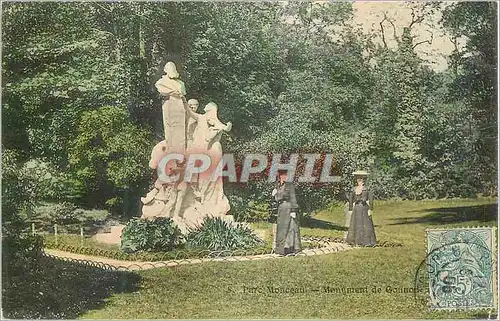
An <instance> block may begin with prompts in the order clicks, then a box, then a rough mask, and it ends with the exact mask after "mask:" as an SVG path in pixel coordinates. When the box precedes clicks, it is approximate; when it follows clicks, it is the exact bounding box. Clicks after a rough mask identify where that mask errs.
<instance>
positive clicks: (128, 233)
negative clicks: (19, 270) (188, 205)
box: [120, 217, 183, 253]
mask: <svg viewBox="0 0 500 321" xmlns="http://www.w3.org/2000/svg"><path fill="white" fill-rule="evenodd" d="M182 238H183V237H182V233H181V230H180V229H179V228H178V227H177V226H176V225H175V224H174V222H173V221H172V220H171V219H170V218H166V217H157V218H155V219H154V220H147V219H140V218H134V219H131V220H130V221H129V222H128V223H127V225H126V226H125V227H124V228H123V231H122V239H121V246H120V249H121V250H122V251H124V252H127V253H131V252H137V251H154V252H165V251H170V250H172V249H173V248H174V247H176V246H178V245H179V244H180V243H181V242H182Z"/></svg>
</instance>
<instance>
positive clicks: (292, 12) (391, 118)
mask: <svg viewBox="0 0 500 321" xmlns="http://www.w3.org/2000/svg"><path fill="white" fill-rule="evenodd" d="M385 6H387V7H384V4H380V6H379V4H377V5H376V6H375V4H374V3H369V4H368V3H366V4H364V5H363V3H360V2H356V3H347V2H345V3H344V2H343V3H340V2H339V3H330V4H328V3H326V4H325V3H321V2H314V3H293V2H292V3H286V2H281V3H225V2H224V3H223V2H220V3H199V2H196V3H195V2H183V3H161V2H155V3H153V2H151V3H147V2H144V3H139V2H137V3H104V2H96V3H2V234H3V239H2V241H3V245H4V247H3V253H5V254H4V258H9V259H7V260H6V259H4V260H3V261H4V264H9V262H11V264H15V260H13V259H11V258H12V257H18V256H19V257H21V256H22V253H25V252H26V253H27V252H29V251H30V250H31V249H32V248H33V243H32V240H31V239H30V238H28V237H24V236H23V235H24V233H25V231H27V230H29V226H30V224H29V223H32V222H35V223H36V224H37V226H41V227H43V228H47V229H50V228H51V226H53V225H54V224H56V223H57V224H61V225H62V226H64V223H65V222H75V221H76V222H88V221H96V220H101V221H105V222H110V221H113V220H115V221H119V222H126V221H127V220H128V219H130V218H132V217H135V216H138V215H139V213H140V201H139V199H140V197H141V196H143V195H144V194H145V193H146V191H147V190H148V186H150V184H152V177H151V171H150V170H149V168H148V161H149V156H150V152H151V148H152V147H153V146H154V145H155V144H156V143H157V142H159V141H160V140H162V120H161V108H160V104H161V102H160V99H161V97H160V96H159V95H158V94H157V92H156V90H155V88H154V83H155V82H156V80H158V79H159V77H160V76H161V74H162V67H163V65H164V63H165V62H166V61H168V60H172V61H175V62H176V64H177V66H178V69H179V72H180V75H181V79H182V80H183V81H185V83H186V88H187V92H188V95H187V97H188V98H197V99H198V100H200V103H201V105H204V104H206V103H208V102H209V101H215V102H216V103H217V104H218V105H219V117H220V119H221V120H222V121H223V122H228V121H231V122H232V123H233V130H232V131H231V133H229V134H226V135H225V136H224V137H223V140H222V145H223V148H224V152H225V153H233V154H234V155H235V156H237V157H240V159H243V156H244V155H245V154H248V153H268V152H269V153H284V154H288V153H323V154H324V153H331V154H334V155H335V173H336V174H338V175H341V176H342V177H343V181H342V182H340V183H338V184H319V183H313V184H298V188H297V190H298V201H299V204H300V206H301V212H302V214H303V215H304V216H307V217H310V218H311V219H314V218H315V219H316V221H315V222H316V223H317V224H316V225H315V226H314V224H313V226H312V227H318V224H319V223H318V222H327V223H325V224H323V225H321V226H322V227H324V229H326V230H327V231H326V232H324V231H323V232H322V233H326V234H328V233H330V229H331V227H332V226H336V225H335V224H337V225H342V224H343V221H342V217H341V215H340V213H341V212H340V211H339V212H338V213H339V215H337V216H336V214H332V213H335V210H334V209H333V208H335V206H336V204H338V203H342V202H343V201H344V193H345V190H346V189H347V188H349V186H351V184H352V178H351V175H350V173H351V172H352V171H353V170H355V169H358V168H363V169H366V170H368V171H370V173H371V175H370V177H369V182H368V183H369V185H370V186H371V188H372V189H373V191H374V193H375V195H376V198H377V200H379V201H380V202H379V203H378V204H379V205H380V206H381V208H380V209H379V213H380V216H379V217H380V219H381V221H380V222H377V221H376V220H377V219H376V218H375V223H376V224H380V225H383V223H384V222H385V221H382V218H383V220H387V223H388V222H389V221H390V220H393V219H394V217H395V216H396V215H399V216H400V217H401V218H404V216H405V215H404V214H405V213H406V212H405V211H404V210H401V208H405V207H408V208H409V209H408V211H410V209H412V210H421V211H424V212H425V210H426V209H432V208H448V209H449V208H455V207H457V206H458V207H460V208H462V210H459V211H458V212H457V211H455V212H456V213H458V214H456V217H458V218H459V222H463V223H464V224H466V223H467V224H474V222H475V221H478V222H480V223H477V222H476V223H477V224H486V225H488V224H489V225H492V224H493V225H495V224H496V223H495V221H496V206H494V204H495V202H496V198H495V197H496V194H497V174H496V170H497V168H496V156H497V105H496V104H497V95H496V80H497V51H496V50H497V49H496V48H497V32H496V30H497V5H496V3H493V2H482V3H471V2H467V3H439V2H435V3H399V4H396V3H391V4H390V5H389V4H385ZM375 7H377V8H378V9H377V10H376V12H374V11H373V10H374V8H375ZM363 10H364V11H363ZM360 12H361V13H362V15H361V16H360ZM368 17H369V19H368ZM266 179H267V176H265V175H262V176H259V177H254V179H253V180H251V181H250V182H249V183H248V184H237V183H234V184H233V183H225V186H224V189H225V194H226V195H227V196H228V198H229V201H230V203H231V206H232V208H231V212H230V213H229V214H232V215H234V217H235V218H236V219H237V220H238V221H248V222H254V223H255V224H259V222H261V221H262V220H265V219H266V218H267V210H266V204H267V201H268V198H269V190H270V189H271V186H270V184H269V183H268V182H266ZM431 200H434V201H431ZM439 200H440V201H439ZM422 202H423V203H422ZM428 202H431V203H428ZM432 202H435V203H432ZM450 202H451V203H450ZM454 202H458V203H454ZM460 202H462V203H460ZM384 204H385V205H384ZM387 204H389V205H387ZM425 204H427V205H425ZM429 204H430V205H429ZM383 206H388V207H386V208H384V207H383ZM393 207H396V208H398V210H397V211H394V210H393V209H391V208H393ZM424 212H421V214H420V215H421V216H422V215H424V214H422V213H424ZM449 212H450V210H448V211H446V210H443V211H441V214H443V213H449ZM452 212H453V211H452ZM455 212H453V213H455ZM384 213H385V214H384ZM431 214H432V215H434V216H432V219H430V221H429V220H427V221H426V220H424V219H421V220H420V221H419V220H418V218H415V217H414V218H413V219H415V220H416V221H415V222H413V223H415V224H420V225H419V226H421V227H422V229H423V228H424V227H426V226H427V225H429V224H430V223H429V222H434V224H435V223H439V224H442V223H443V221H440V220H441V219H442V218H443V215H438V214H439V213H438V214H436V213H431ZM431 214H429V215H431ZM384 215H385V216H384ZM415 215H416V214H415ZM320 219H321V220H320ZM448 219H450V218H449V217H448ZM322 220H323V221H322ZM391 222H392V221H391ZM447 222H448V221H447ZM448 223H454V221H453V219H452V218H451V219H450V221H449V222H448ZM388 224H389V223H388ZM91 229H92V228H91V227H89V230H91ZM376 229H377V228H376ZM379 230H380V231H381V233H380V235H382V238H383V239H385V240H388V241H390V240H397V241H399V242H402V243H403V245H413V243H412V242H413V238H414V237H416V238H417V240H419V241H418V242H417V241H415V244H414V245H415V247H421V248H423V243H424V240H423V236H420V235H419V236H416V235H417V234H415V235H413V234H411V232H413V231H407V230H405V229H403V228H402V225H396V226H392V227H387V230H384V228H382V227H381V228H379ZM422 231H423V230H422ZM333 232H337V231H333ZM404 233H408V234H407V235H406V236H405V235H403V234H404ZM422 233H423V232H422ZM334 234H335V233H334ZM410 236H411V237H410ZM419 237H420V238H421V239H418V238H419ZM377 250H378V251H381V249H377ZM363 253H364V252H363ZM418 254H419V255H420V254H422V253H418ZM7 255H12V257H8V256H7ZM349 255H350V256H352V255H354V254H349ZM386 255H389V254H388V253H386V254H385V255H381V256H380V259H383V258H385V259H387V258H388V257H387V256H386ZM415 255H416V254H415ZM354 256H355V255H354ZM367 257H370V254H369V253H366V254H363V255H361V257H355V258H352V259H353V260H359V261H360V262H362V261H363V259H366V258H367ZM415 258H416V256H415ZM413 263H414V262H413V261H411V264H413ZM311 264H312V263H311ZM373 264H375V263H373ZM375 265H376V264H375ZM19 266H22V264H19ZM288 266H289V267H288V268H291V266H292V265H291V264H288ZM5 267H6V268H7V266H5ZM412 267H413V266H412ZM6 268H4V269H3V270H4V271H5V270H7V269H6ZM11 269H12V267H11ZM193 269H194V268H193ZM225 269H227V268H225ZM408 269H410V266H408ZM158 273H160V272H158ZM161 273H163V272H161ZM186 273H187V272H186ZM360 273H361V272H360ZM363 273H364V272H363ZM363 275H364V274H363ZM361 279H362V278H361ZM361 279H360V280H361ZM4 280H5V279H4ZM360 282H361V281H360ZM10 289H11V290H12V288H10ZM392 299H394V298H392ZM33 300H41V299H40V298H35V299H33ZM141 309H142V308H139V310H141ZM415 309H416V310H415V311H421V310H420V308H418V309H417V308H415ZM292 310H293V309H292ZM172 311H173V310H172ZM215 311H219V310H215ZM296 311H297V313H299V315H298V316H302V317H314V313H310V314H307V310H306V312H303V311H302V310H300V309H298V310H296ZM391 311H392V312H391ZM411 311H412V312H408V310H405V309H402V310H401V309H399V310H398V309H394V310H390V311H386V312H387V313H388V314H383V313H382V314H372V316H376V317H377V316H378V317H383V316H386V317H391V316H392V317H394V316H396V317H397V316H400V317H401V314H398V313H407V314H403V316H407V315H408V314H409V315H410V316H413V317H418V316H421V314H418V313H421V312H415V311H413V310H411ZM80 312H81V311H80ZM327 312H328V311H324V313H319V315H318V316H321V317H328V316H329V315H330V314H328V313H331V311H330V312H328V313H327ZM112 313H113V312H110V315H108V317H109V316H111V317H112V316H113V314H112ZM114 313H116V311H115V312H114ZM193 313H194V312H193ZM198 313H200V314H199V316H201V317H204V316H205V317H207V316H208V317H216V316H218V317H224V316H225V317H234V316H233V314H231V311H226V313H227V314H224V313H222V315H216V314H215V315H210V314H207V315H204V314H203V313H201V312H198ZM207 313H208V312H207ZM248 313H249V314H243V316H247V317H252V316H254V317H255V316H256V315H253V314H252V313H253V312H248ZM262 313H264V314H263V316H266V315H267V314H265V312H262ZM300 313H305V314H300ZM336 313H337V314H336V317H349V316H353V317H356V316H358V317H359V315H358V314H356V313H362V311H361V312H360V311H357V312H356V311H354V312H353V311H347V310H345V311H341V312H339V311H337V312H336ZM374 313H379V312H374ZM384 313H385V312H384ZM391 313H394V314H391ZM130 315H132V316H137V315H139V316H143V317H144V314H143V315H141V314H134V313H132V312H131V314H130ZM130 315H129V316H130ZM195 315H196V313H195ZM168 316H170V317H172V315H168V314H167V315H166V316H165V315H164V317H168ZM173 316H174V317H178V316H179V315H175V314H174V315H173ZM180 316H182V315H180ZM278 316H281V317H287V316H288V317H293V316H291V315H288V314H285V315H283V314H281V315H278ZM149 317H161V314H160V316H158V315H152V316H151V315H149Z"/></svg>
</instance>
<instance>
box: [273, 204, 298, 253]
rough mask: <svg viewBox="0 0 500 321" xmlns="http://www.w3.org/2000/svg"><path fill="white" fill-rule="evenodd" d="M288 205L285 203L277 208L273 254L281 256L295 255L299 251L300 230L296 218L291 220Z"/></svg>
mask: <svg viewBox="0 0 500 321" xmlns="http://www.w3.org/2000/svg"><path fill="white" fill-rule="evenodd" d="M291 212H292V211H291V209H290V205H289V204H287V203H286V202H285V203H283V204H281V205H280V206H279V207H278V220H277V224H276V248H275V252H276V253H279V254H281V255H287V254H290V253H297V252H299V251H300V250H301V244H300V230H299V225H298V223H297V220H298V217H297V218H292V217H291V216H290V213H291Z"/></svg>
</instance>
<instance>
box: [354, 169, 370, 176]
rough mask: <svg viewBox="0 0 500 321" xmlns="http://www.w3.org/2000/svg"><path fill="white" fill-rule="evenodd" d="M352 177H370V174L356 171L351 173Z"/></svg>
mask: <svg viewBox="0 0 500 321" xmlns="http://www.w3.org/2000/svg"><path fill="white" fill-rule="evenodd" d="M352 175H353V176H368V175H370V173H368V172H367V171H362V170H357V171H355V172H353V173H352Z"/></svg>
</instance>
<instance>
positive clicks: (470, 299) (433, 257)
mask: <svg viewBox="0 0 500 321" xmlns="http://www.w3.org/2000/svg"><path fill="white" fill-rule="evenodd" d="M426 233H427V275H428V277H429V296H430V300H429V305H430V308H431V309H433V310H437V309H464V310H471V309H488V308H495V307H496V299H497V298H496V278H495V276H496V266H497V264H496V257H495V254H496V249H495V242H494V239H495V228H493V227H480V228H456V229H428V230H426Z"/></svg>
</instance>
